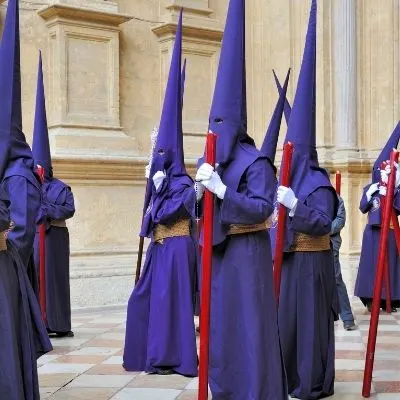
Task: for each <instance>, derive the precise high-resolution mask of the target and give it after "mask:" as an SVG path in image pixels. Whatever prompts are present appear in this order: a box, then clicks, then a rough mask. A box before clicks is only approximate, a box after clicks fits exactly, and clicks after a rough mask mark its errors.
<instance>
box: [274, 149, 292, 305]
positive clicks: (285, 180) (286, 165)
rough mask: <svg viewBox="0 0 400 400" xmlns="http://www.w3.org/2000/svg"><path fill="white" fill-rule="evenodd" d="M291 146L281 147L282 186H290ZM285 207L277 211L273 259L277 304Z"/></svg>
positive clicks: (277, 299)
mask: <svg viewBox="0 0 400 400" xmlns="http://www.w3.org/2000/svg"><path fill="white" fill-rule="evenodd" d="M292 154H293V144H292V143H290V142H288V143H286V144H285V145H284V146H283V158H282V174H281V182H280V184H281V185H282V186H286V187H289V186H290V171H291V166H292ZM286 214H287V211H286V207H285V206H284V205H282V204H280V205H279V211H278V226H277V229H276V242H275V259H274V288H275V297H276V301H277V302H278V303H279V294H280V290H281V275H282V262H283V250H284V248H283V247H284V240H285V227H286Z"/></svg>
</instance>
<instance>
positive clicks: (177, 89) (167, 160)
mask: <svg viewBox="0 0 400 400" xmlns="http://www.w3.org/2000/svg"><path fill="white" fill-rule="evenodd" d="M181 57H182V11H181V12H180V15H179V22H178V26H177V30H176V38H175V44H174V49H173V52H172V59H171V66H170V70H169V76H168V82H167V87H166V90H165V97H164V105H163V109H162V114H161V120H160V125H159V128H158V136H157V142H156V146H155V149H154V157H153V167H154V168H152V173H151V174H150V178H152V176H153V175H154V173H155V172H157V171H159V170H161V171H163V170H166V171H167V172H169V173H172V174H177V173H178V174H180V173H185V165H184V154H183V131H182V69H181V66H182V61H181Z"/></svg>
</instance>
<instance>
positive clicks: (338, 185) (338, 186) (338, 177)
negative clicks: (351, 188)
mask: <svg viewBox="0 0 400 400" xmlns="http://www.w3.org/2000/svg"><path fill="white" fill-rule="evenodd" d="M341 190H342V174H341V173H340V171H336V193H337V194H338V195H339V196H340V193H341Z"/></svg>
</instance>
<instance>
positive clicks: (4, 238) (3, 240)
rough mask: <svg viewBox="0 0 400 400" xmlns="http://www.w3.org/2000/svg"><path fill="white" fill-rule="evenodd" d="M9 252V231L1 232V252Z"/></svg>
mask: <svg viewBox="0 0 400 400" xmlns="http://www.w3.org/2000/svg"><path fill="white" fill-rule="evenodd" d="M6 250H7V231H5V232H0V251H6Z"/></svg>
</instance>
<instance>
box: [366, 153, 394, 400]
mask: <svg viewBox="0 0 400 400" xmlns="http://www.w3.org/2000/svg"><path fill="white" fill-rule="evenodd" d="M398 159H399V153H398V151H397V150H395V149H393V151H392V153H391V155H390V171H391V173H390V175H389V182H388V188H387V193H386V196H387V197H386V207H385V212H384V214H382V218H381V236H380V242H379V254H378V266H377V270H376V277H375V285H374V296H373V301H372V310H371V319H370V325H369V333H368V345H367V354H366V358H365V368H364V380H363V387H362V395H363V396H364V397H367V398H368V397H370V396H371V383H372V371H373V368H374V358H375V348H376V336H377V333H378V323H379V310H380V300H381V293H382V280H383V275H384V267H385V261H386V252H387V247H388V237H389V224H390V218H391V215H392V207H393V197H394V186H395V178H396V169H395V165H394V163H395V162H398Z"/></svg>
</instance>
